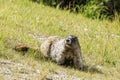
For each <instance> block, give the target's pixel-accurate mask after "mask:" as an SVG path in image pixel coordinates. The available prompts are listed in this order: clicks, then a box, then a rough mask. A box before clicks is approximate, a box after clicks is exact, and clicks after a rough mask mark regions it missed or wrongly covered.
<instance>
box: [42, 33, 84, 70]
mask: <svg viewBox="0 0 120 80" xmlns="http://www.w3.org/2000/svg"><path fill="white" fill-rule="evenodd" d="M41 53H42V54H43V55H44V57H46V58H51V59H52V60H54V61H55V62H56V63H57V64H60V65H61V64H63V63H64V62H65V60H72V61H73V63H74V66H75V67H77V68H80V69H83V67H84V64H83V59H82V53H81V47H80V44H79V42H78V39H77V37H76V36H72V35H70V36H68V37H67V38H61V37H58V36H51V37H48V38H47V39H46V40H45V41H44V42H43V43H42V44H41Z"/></svg>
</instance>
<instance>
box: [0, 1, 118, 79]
mask: <svg viewBox="0 0 120 80" xmlns="http://www.w3.org/2000/svg"><path fill="white" fill-rule="evenodd" d="M117 17H119V16H117ZM31 34H37V35H45V36H51V35H58V36H62V37H66V36H67V35H70V34H72V35H76V36H78V39H79V42H80V44H81V47H82V53H83V58H84V62H85V64H86V65H87V66H89V67H91V66H94V67H95V68H96V69H97V70H98V71H100V72H102V74H100V73H99V72H97V70H95V69H94V70H86V71H79V70H76V69H73V68H69V67H68V68H67V67H61V66H58V65H56V64H55V63H52V62H51V61H49V60H48V61H46V60H44V59H43V58H42V57H41V55H40V54H39V52H34V51H32V50H30V51H29V52H27V53H26V55H25V56H22V55H20V52H15V51H14V50H12V49H11V48H12V47H13V46H14V45H15V44H16V43H18V42H22V43H25V44H28V45H29V46H30V47H33V48H34V47H39V46H40V41H39V40H36V39H34V38H33V37H32V36H31ZM0 57H1V58H7V59H11V60H13V61H20V62H23V63H24V62H25V63H28V64H30V65H32V66H34V67H35V68H39V65H38V64H41V65H42V66H41V69H42V70H43V72H42V73H41V76H42V77H45V76H46V75H47V73H49V70H58V69H60V70H63V71H64V70H66V71H67V73H68V74H69V75H74V76H77V77H80V78H85V79H86V78H87V79H102V80H109V79H111V80H116V79H120V75H119V74H120V67H119V66H120V23H119V19H118V18H116V19H115V20H114V21H113V22H110V21H107V20H102V21H100V20H98V19H96V20H91V19H88V18H86V17H84V16H83V15H81V14H78V15H76V14H73V13H69V12H68V11H62V10H59V9H54V8H50V7H48V6H44V5H42V4H37V3H34V2H31V1H29V0H0ZM48 66H49V68H48ZM99 69H100V70H99Z"/></svg>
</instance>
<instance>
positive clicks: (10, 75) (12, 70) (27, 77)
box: [0, 60, 40, 80]
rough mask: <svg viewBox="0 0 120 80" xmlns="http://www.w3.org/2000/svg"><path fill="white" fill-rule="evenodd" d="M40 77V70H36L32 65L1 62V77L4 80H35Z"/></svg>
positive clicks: (7, 61) (8, 61)
mask: <svg viewBox="0 0 120 80" xmlns="http://www.w3.org/2000/svg"><path fill="white" fill-rule="evenodd" d="M39 75H40V70H35V69H34V68H32V67H31V66H30V65H27V64H22V63H18V62H12V61H10V60H0V76H1V78H2V79H3V80H19V79H20V80H33V79H34V78H36V77H38V76H39Z"/></svg>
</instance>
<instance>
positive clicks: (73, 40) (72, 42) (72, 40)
mask: <svg viewBox="0 0 120 80" xmlns="http://www.w3.org/2000/svg"><path fill="white" fill-rule="evenodd" d="M65 43H66V46H68V47H71V48H73V47H75V46H76V44H78V39H77V37H76V36H73V35H69V36H67V38H66V39H65Z"/></svg>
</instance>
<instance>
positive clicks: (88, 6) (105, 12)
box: [32, 0, 120, 19]
mask: <svg viewBox="0 0 120 80" xmlns="http://www.w3.org/2000/svg"><path fill="white" fill-rule="evenodd" d="M32 1H36V2H38V3H39V2H42V3H43V4H45V5H49V6H52V7H59V8H61V9H67V10H70V11H71V12H77V13H78V12H80V13H83V14H84V15H85V16H87V17H90V18H92V19H96V18H99V19H104V18H107V19H113V18H114V16H115V13H118V14H119V13H120V6H119V5H120V1H119V0H32Z"/></svg>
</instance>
